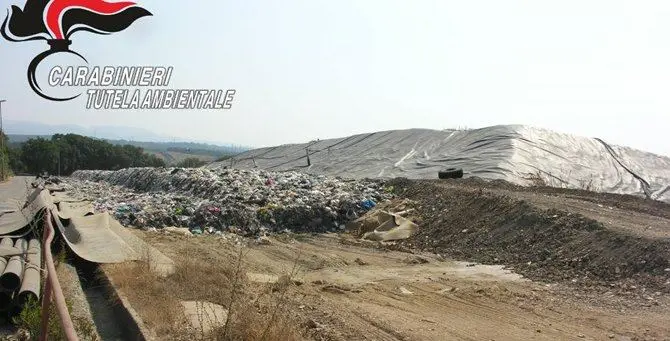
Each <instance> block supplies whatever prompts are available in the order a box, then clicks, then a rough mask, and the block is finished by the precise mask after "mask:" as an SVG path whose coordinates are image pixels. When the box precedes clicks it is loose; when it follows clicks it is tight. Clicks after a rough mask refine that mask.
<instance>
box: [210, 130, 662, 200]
mask: <svg viewBox="0 0 670 341" xmlns="http://www.w3.org/2000/svg"><path fill="white" fill-rule="evenodd" d="M308 155H309V157H308ZM220 167H233V168H254V167H258V168H262V169H267V170H272V171H281V170H300V171H304V172H308V173H314V174H326V175H334V176H341V177H345V178H366V177H367V178H392V177H406V178H410V179H434V178H437V172H438V171H439V170H440V169H444V168H448V167H456V168H463V170H464V172H465V177H472V176H477V177H481V178H485V179H503V180H507V181H510V182H512V183H516V184H519V185H529V184H530V181H529V176H531V175H532V176H537V175H539V176H541V177H542V179H543V180H544V181H545V183H547V184H548V185H550V186H555V187H566V188H581V189H590V190H595V191H601V192H611V193H620V194H635V195H641V196H645V195H646V196H648V197H651V198H653V199H657V200H662V201H666V202H670V190H669V188H670V186H669V185H670V158H669V157H667V156H660V155H655V154H652V153H647V152H643V151H639V150H635V149H632V148H628V147H619V146H613V145H608V144H607V143H606V142H605V141H602V140H600V139H596V138H587V137H580V136H574V135H569V134H562V133H556V132H553V131H549V130H545V129H539V128H532V127H527V126H521V125H506V126H493V127H487V128H482V129H475V130H462V131H461V130H459V131H456V130H443V131H439V130H429V129H408V130H392V131H382V132H376V133H370V134H359V135H353V136H349V137H345V138H336V139H328V140H319V141H312V142H309V143H303V144H291V145H282V146H276V147H268V148H260V149H254V150H251V151H248V152H245V153H242V154H240V155H237V156H236V157H234V158H232V159H230V160H225V161H221V162H215V163H212V164H209V165H207V166H206V168H210V169H216V168H220Z"/></svg>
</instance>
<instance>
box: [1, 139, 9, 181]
mask: <svg viewBox="0 0 670 341" xmlns="http://www.w3.org/2000/svg"><path fill="white" fill-rule="evenodd" d="M8 145H9V139H8V138H7V136H6V135H5V133H4V132H2V131H0V181H5V180H7V178H9V176H10V173H11V172H10V168H9V150H8V148H7V146H8Z"/></svg>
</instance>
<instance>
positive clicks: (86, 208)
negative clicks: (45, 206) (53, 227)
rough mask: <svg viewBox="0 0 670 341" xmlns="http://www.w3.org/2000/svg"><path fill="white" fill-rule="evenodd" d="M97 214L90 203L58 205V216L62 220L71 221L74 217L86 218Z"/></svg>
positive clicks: (65, 202)
mask: <svg viewBox="0 0 670 341" xmlns="http://www.w3.org/2000/svg"><path fill="white" fill-rule="evenodd" d="M94 213H95V210H94V209H93V205H92V204H91V203H90V202H88V201H80V202H68V201H61V202H60V203H58V216H59V217H60V218H61V219H71V218H73V217H84V216H87V215H92V214H94Z"/></svg>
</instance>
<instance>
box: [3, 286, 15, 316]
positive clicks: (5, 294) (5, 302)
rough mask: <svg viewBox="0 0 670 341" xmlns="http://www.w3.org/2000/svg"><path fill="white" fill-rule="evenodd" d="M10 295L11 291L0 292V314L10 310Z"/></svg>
mask: <svg viewBox="0 0 670 341" xmlns="http://www.w3.org/2000/svg"><path fill="white" fill-rule="evenodd" d="M12 294H13V293H12V292H11V291H4V290H3V291H0V312H5V311H8V310H9V309H10V308H12Z"/></svg>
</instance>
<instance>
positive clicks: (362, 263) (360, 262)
mask: <svg viewBox="0 0 670 341" xmlns="http://www.w3.org/2000/svg"><path fill="white" fill-rule="evenodd" d="M354 262H355V263H356V264H358V265H368V263H367V262H365V261H364V260H362V259H360V258H356V259H355V260H354Z"/></svg>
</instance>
